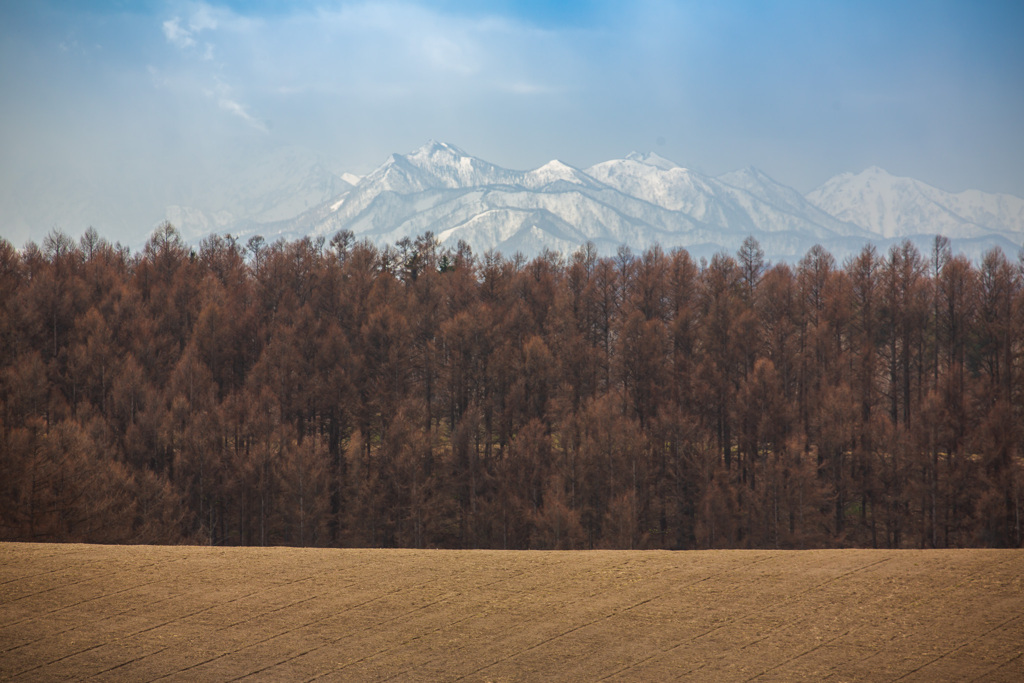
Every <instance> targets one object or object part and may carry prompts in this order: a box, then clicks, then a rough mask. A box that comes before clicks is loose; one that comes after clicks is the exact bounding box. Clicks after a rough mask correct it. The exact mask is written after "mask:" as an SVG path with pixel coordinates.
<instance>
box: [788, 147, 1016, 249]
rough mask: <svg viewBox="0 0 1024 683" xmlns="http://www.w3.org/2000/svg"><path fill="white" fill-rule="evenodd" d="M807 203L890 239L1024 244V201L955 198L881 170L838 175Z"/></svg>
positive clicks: (978, 195) (970, 195) (970, 194)
mask: <svg viewBox="0 0 1024 683" xmlns="http://www.w3.org/2000/svg"><path fill="white" fill-rule="evenodd" d="M807 199H808V200H809V201H811V202H812V203H813V204H815V205H816V206H818V207H819V208H821V209H822V210H823V211H826V212H828V213H830V214H832V215H834V216H836V217H837V218H839V219H841V220H844V221H849V222H851V223H855V224H857V225H859V226H861V227H863V228H865V229H867V230H870V231H871V232H872V233H874V234H876V235H882V236H884V237H888V238H898V237H905V236H910V235H915V234H942V235H945V236H947V237H949V238H951V239H962V238H977V237H986V236H995V235H998V236H1002V237H1005V238H1007V239H1009V240H1010V241H1011V242H1013V243H1015V244H1017V245H1020V244H1021V243H1022V242H1024V200H1022V199H1019V198H1017V197H1014V196H1011V195H1005V194H987V193H984V192H979V191H977V190H968V191H966V192H960V193H956V194H954V193H951V192H944V191H943V190H939V189H937V188H935V187H932V186H930V185H927V184H925V183H922V182H921V181H919V180H914V179H912V178H901V177H897V176H893V175H890V174H889V173H887V172H886V171H884V170H883V169H880V168H878V167H877V166H872V167H871V168H868V169H867V170H865V171H862V172H861V173H858V174H852V173H844V174H842V175H838V176H836V177H834V178H832V179H830V180H829V181H827V182H826V183H825V184H824V185H822V186H821V187H819V188H818V189H816V190H814V191H812V192H810V193H809V194H808V195H807Z"/></svg>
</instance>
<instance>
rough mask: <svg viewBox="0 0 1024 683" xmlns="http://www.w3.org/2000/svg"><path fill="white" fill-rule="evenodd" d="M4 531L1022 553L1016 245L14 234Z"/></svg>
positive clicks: (131, 537)
mask: <svg viewBox="0 0 1024 683" xmlns="http://www.w3.org/2000/svg"><path fill="white" fill-rule="evenodd" d="M0 306H2V310H0V538H4V539H25V540H81V541H99V542H156V543H180V542H199V543H214V544H253V545H263V544H293V545H332V546H409V547H430V546H440V547H493V548H592V547H615V548H641V547H659V548H706V547H784V548H792V547H826V546H866V547H909V546H914V547H955V546H999V547H1007V546H1010V547H1019V546H1021V545H1022V526H1021V525H1022V520H1021V514H1022V509H1021V508H1022V506H1024V491H1022V489H1024V263H1022V262H1020V261H1018V262H1012V261H1010V260H1008V259H1007V258H1006V257H1005V256H1004V254H1003V253H1002V252H1000V251H998V250H996V251H992V252H990V253H988V254H987V255H986V256H985V257H984V259H983V261H982V262H981V263H977V264H974V263H971V262H969V261H968V260H966V259H965V258H964V257H962V256H954V255H953V253H952V252H951V249H950V245H949V242H948V241H947V240H944V239H943V238H937V239H936V241H935V245H934V249H933V250H932V253H931V254H927V255H924V254H921V253H920V252H919V251H918V250H917V249H916V248H915V247H914V246H913V245H912V244H910V243H909V242H907V243H903V244H900V245H897V246H895V247H893V248H892V249H891V250H890V251H889V253H887V254H879V253H877V252H876V251H875V249H874V248H873V247H866V248H865V249H864V250H863V251H862V252H861V253H860V254H859V255H858V256H856V257H855V258H852V259H850V260H848V261H847V262H846V263H844V264H841V265H840V264H837V263H836V262H835V260H834V259H833V257H832V256H831V255H830V254H828V253H827V252H826V251H824V250H823V249H821V248H817V247H816V248H814V249H812V250H810V251H809V252H808V253H807V255H806V256H805V257H804V258H803V259H802V260H801V261H800V262H799V264H797V265H796V266H795V267H792V266H789V265H786V264H777V265H769V264H766V263H765V260H764V257H763V253H762V252H761V250H760V248H759V246H758V245H757V243H756V241H754V240H753V239H748V240H747V241H746V242H745V243H744V245H743V247H742V248H741V249H740V250H739V252H738V253H737V254H736V255H735V256H730V255H726V254H721V255H718V256H715V257H714V258H712V259H711V261H710V262H704V261H703V260H702V261H701V262H699V263H698V262H694V261H693V260H692V259H691V258H690V256H689V255H688V254H687V253H686V252H685V251H682V250H680V251H674V252H672V253H664V252H663V251H662V250H660V249H658V248H654V249H651V250H648V251H647V252H645V253H643V254H641V255H633V254H631V253H630V252H629V251H628V250H625V249H623V250H620V251H619V253H618V255H617V256H615V257H613V258H601V257H598V256H597V254H596V252H595V250H594V248H593V247H592V246H589V245H588V246H586V247H584V248H582V249H580V250H579V251H577V252H576V253H575V254H573V255H572V256H571V257H569V258H567V259H562V258H560V257H558V256H555V255H553V254H546V255H543V256H541V257H538V258H536V259H534V260H532V261H526V260H524V259H522V258H511V259H509V258H503V257H501V256H499V255H495V254H487V255H484V256H483V257H479V256H475V255H473V254H472V253H471V251H470V250H469V249H468V248H467V247H465V246H464V245H463V246H461V247H460V248H458V249H454V250H441V249H439V248H438V247H437V246H436V244H435V241H434V240H433V239H432V237H431V236H429V235H427V236H424V237H422V238H420V239H417V240H415V241H413V240H403V241H402V242H401V243H399V244H398V245H396V246H394V247H387V248H384V249H378V248H375V247H374V246H372V245H370V244H369V243H366V242H356V241H355V240H354V239H353V236H352V235H351V234H350V233H345V232H342V233H339V234H338V235H336V236H335V237H334V238H333V239H332V240H331V241H330V242H329V243H327V244H325V241H324V240H323V239H318V238H305V239H302V240H298V241H294V242H284V241H279V242H277V243H274V244H267V243H266V242H265V241H264V240H263V239H262V238H259V237H255V238H252V239H250V240H248V242H247V243H246V244H244V245H243V244H240V243H239V242H237V241H236V240H234V239H232V238H230V237H211V238H208V239H206V240H205V241H203V242H202V244H201V246H200V248H199V249H198V250H193V249H190V248H189V247H188V246H186V245H185V244H184V243H183V241H182V240H181V238H180V236H179V235H178V233H177V232H176V231H175V229H174V228H173V227H171V226H170V225H164V226H162V227H161V228H160V229H158V230H157V231H156V232H155V233H154V234H153V236H152V238H151V239H150V240H149V242H148V243H147V244H146V246H145V248H144V249H143V250H142V251H141V252H140V253H138V254H132V253H130V252H129V251H128V250H127V249H124V248H122V247H120V246H118V245H111V244H109V243H108V242H107V241H105V240H103V239H102V238H100V236H99V235H97V233H96V232H95V231H93V230H91V229H90V230H89V231H87V232H86V234H85V235H84V236H83V237H82V238H81V240H80V241H78V242H75V241H73V240H72V239H70V238H69V237H68V236H66V235H64V234H62V233H59V232H54V233H51V234H50V235H49V236H48V237H47V238H46V239H45V240H44V242H43V244H42V246H38V245H35V244H31V243H30V244H29V245H27V246H26V247H25V248H24V249H22V250H16V249H15V248H13V247H12V246H11V245H10V244H9V243H7V242H6V241H3V240H0Z"/></svg>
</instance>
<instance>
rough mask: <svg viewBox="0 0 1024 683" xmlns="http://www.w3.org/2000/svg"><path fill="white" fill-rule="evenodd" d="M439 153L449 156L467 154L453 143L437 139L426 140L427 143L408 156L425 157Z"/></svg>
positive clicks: (465, 155)
mask: <svg viewBox="0 0 1024 683" xmlns="http://www.w3.org/2000/svg"><path fill="white" fill-rule="evenodd" d="M439 155H443V156H449V157H468V156H469V155H468V154H466V153H465V152H463V151H462V150H461V149H459V148H458V147H456V146H455V145H453V144H450V143H447V142H438V141H437V140H427V143H426V144H425V145H422V146H421V147H419V148H417V149H416V150H414V151H413V152H412V153H411V154H409V155H408V156H409V157H412V158H427V157H435V156H439Z"/></svg>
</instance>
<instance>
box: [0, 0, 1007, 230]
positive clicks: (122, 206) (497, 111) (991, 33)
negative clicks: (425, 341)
mask: <svg viewBox="0 0 1024 683" xmlns="http://www.w3.org/2000/svg"><path fill="white" fill-rule="evenodd" d="M1022 27H1024V3H1021V2H1018V1H1010V2H992V1H989V2H986V1H980V2H943V1H942V0H930V1H926V2H918V1H913V0H908V1H905V2H895V3H893V2H872V1H870V0H858V1H856V2H842V1H836V2H817V1H815V2H795V1H794V2H737V1H735V0H733V1H730V0H724V1H722V2H713V3H709V2H682V1H672V0H636V1H631V2H611V1H609V2H604V1H601V0H589V1H588V0H575V1H570V2H561V3H558V2H544V1H542V0H531V1H528V2H527V1H518V2H517V1H515V0H503V1H498V2H490V3H485V2H479V1H470V0H419V1H416V0H414V1H408V2H378V1H374V0H364V1H351V2H349V1H334V2H331V1H326V0H325V1H323V2H271V1H270V0H263V1H256V2H239V1H231V2H222V3H218V2H182V1H177V0H172V1H143V2H115V1H111V2H97V3H86V2H58V1H56V0H49V1H47V0H42V1H40V2H32V3H15V2H6V3H0V236H3V237H5V238H7V239H9V240H10V241H11V242H13V243H14V244H15V245H16V246H21V245H22V244H24V242H25V241H27V240H30V239H31V240H36V241H40V240H41V239H42V238H43V237H44V236H45V235H46V234H47V233H48V232H49V231H50V230H52V229H54V228H57V229H61V230H63V231H65V232H67V233H68V234H70V235H72V236H77V235H80V234H81V232H82V231H83V230H84V228H85V227H86V225H87V224H91V225H93V226H95V227H96V228H97V230H99V231H100V233H101V234H103V235H105V236H107V237H109V238H110V239H112V240H115V239H116V240H121V241H123V242H125V243H126V244H138V243H139V242H140V240H141V241H144V239H145V236H147V235H148V234H149V232H150V231H151V230H152V228H153V227H154V225H156V224H157V223H158V222H160V221H161V220H163V218H164V216H165V208H166V206H168V205H171V204H178V205H184V206H190V205H204V206H205V208H207V209H214V208H216V207H215V204H216V202H217V201H218V199H217V193H216V191H215V190H213V189H211V188H216V187H223V186H224V185H225V183H228V182H229V181H230V179H231V178H233V177H238V176H240V175H242V174H244V172H245V169H250V168H252V167H253V166H254V165H256V164H258V162H259V160H260V159H263V160H266V159H267V158H274V157H273V156H272V155H273V154H274V153H275V151H279V150H281V149H290V150H296V149H299V150H305V151H307V152H308V153H310V154H314V155H317V156H319V157H321V158H322V159H325V160H327V161H328V162H329V163H330V164H331V166H332V168H337V169H339V170H345V171H350V172H353V173H356V174H363V173H367V172H369V171H371V170H372V169H373V168H375V167H376V166H378V165H380V164H381V163H383V162H384V161H385V159H386V158H387V156H388V155H389V154H391V153H393V152H409V151H412V150H413V149H415V148H417V147H419V146H420V145H422V144H424V143H425V142H427V141H428V140H431V139H433V140H439V141H445V142H450V143H453V144H455V145H457V146H459V147H461V148H462V149H464V150H465V151H467V152H469V153H470V154H473V155H475V156H478V157H482V158H484V159H487V160H488V161H491V162H493V163H496V164H499V165H501V166H505V167H509V168H515V169H528V168H535V167H537V166H540V165H542V164H544V163H545V162H547V161H549V160H551V159H555V158H557V159H560V160H561V161H563V162H565V163H568V164H571V165H573V166H576V167H580V168H585V167H587V166H589V165H592V164H594V163H597V162H600V161H605V160H608V159H613V158H621V157H623V156H625V155H626V154H628V153H629V152H631V151H640V152H644V151H654V152H657V153H658V154H660V155H662V156H664V157H667V158H669V159H672V160H673V161H675V162H677V163H679V164H681V165H683V166H685V167H688V168H691V169H694V170H697V171H700V172H702V173H707V174H710V175H718V174H721V173H725V172H728V171H732V170H736V169H739V168H743V167H746V166H756V167H758V168H760V169H762V170H763V171H765V172H766V173H768V174H769V175H770V176H772V177H773V178H775V179H776V180H778V181H780V182H782V183H785V184H788V185H791V186H793V187H795V188H796V189H798V190H800V191H801V192H807V191H810V190H812V189H814V188H815V187H817V186H818V185H820V184H822V183H824V182H825V181H826V180H827V179H828V178H830V177H832V176H833V175H836V174H838V173H842V172H859V171H861V170H863V169H864V168H866V167H868V166H873V165H876V166H881V167H882V168H885V169H886V170H888V171H889V172H890V173H893V174H895V175H901V176H910V177H914V178H917V179H919V180H922V181H924V182H927V183H929V184H931V185H935V186H936V187H939V188H941V189H944V190H948V191H961V190H965V189H980V190H984V191H988V192H1006V193H1010V194H1015V195H1017V196H1024V124H1022V122H1024V40H1020V38H1019V33H1020V30H1021V28H1022Z"/></svg>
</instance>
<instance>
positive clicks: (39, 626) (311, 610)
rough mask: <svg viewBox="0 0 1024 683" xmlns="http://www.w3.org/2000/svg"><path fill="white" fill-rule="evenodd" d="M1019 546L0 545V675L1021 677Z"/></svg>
mask: <svg viewBox="0 0 1024 683" xmlns="http://www.w3.org/2000/svg"><path fill="white" fill-rule="evenodd" d="M1022 655H1024V551H1019V550H1016V551H1014V550H1010V551H1000V550H957V551H907V550H904V551H872V550H826V551H789V552H787V551H727V550H719V551H701V552H660V551H637V552H631V551H592V552H500V551H451V550H307V549H293V548H266V549H256V548H231V549H222V548H197V547H147V546H87V545H35V544H0V679H5V680H6V679H15V680H60V679H75V680H78V679H84V678H90V677H96V678H99V679H112V680H130V681H137V680H138V681H142V680H158V679H164V678H166V679H173V680H189V681H196V680H232V679H235V678H246V677H252V678H263V679H270V680H313V679H317V678H323V679H326V680H360V681H364V680H365V681H383V680H392V679H393V680H402V681H416V680H423V681H461V680H466V681H513V680H524V681H536V680H579V681H601V680H616V681H621V680H634V681H657V680H678V679H690V680H715V681H730V680H732V681H746V680H759V681H773V680H775V681H792V680H815V681H819V680H821V681H853V680H878V681H895V680H906V681H913V680H927V681H930V682H934V681H945V680H950V681H952V680H956V681H961V680H985V681H1024V657H1022Z"/></svg>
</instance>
